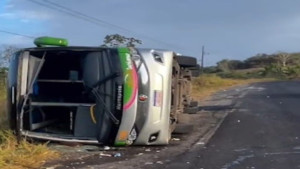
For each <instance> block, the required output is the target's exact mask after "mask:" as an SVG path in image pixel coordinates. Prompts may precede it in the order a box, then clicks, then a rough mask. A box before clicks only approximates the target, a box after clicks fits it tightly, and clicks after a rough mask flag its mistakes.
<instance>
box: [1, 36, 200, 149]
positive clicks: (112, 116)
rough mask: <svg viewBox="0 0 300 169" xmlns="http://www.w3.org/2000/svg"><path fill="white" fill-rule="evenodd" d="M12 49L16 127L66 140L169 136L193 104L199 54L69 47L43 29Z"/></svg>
mask: <svg viewBox="0 0 300 169" xmlns="http://www.w3.org/2000/svg"><path fill="white" fill-rule="evenodd" d="M35 44H36V45H37V46H38V47H33V48H26V49H22V50H20V51H18V52H16V53H15V54H14V55H13V56H12V57H11V63H10V67H9V77H8V90H7V91H8V113H9V123H10V127H11V129H13V130H15V131H16V134H17V135H18V136H19V137H21V136H26V137H31V138H36V139H44V140H50V141H61V142H81V143H97V144H98V143H101V144H113V145H116V146H123V145H131V144H134V145H164V144H168V142H169V140H170V137H171V133H172V131H174V129H175V128H176V124H177V123H178V117H179V116H178V115H179V114H181V113H183V111H184V109H185V108H187V107H189V105H190V102H191V99H190V88H191V77H192V75H195V76H196V75H198V73H199V70H198V68H199V67H197V66H198V65H197V63H196V59H195V58H192V57H187V56H178V55H177V54H176V53H174V52H172V51H167V50H155V49H136V48H100V47H69V46H67V41H66V40H65V39H59V38H50V37H42V38H38V39H36V40H35Z"/></svg>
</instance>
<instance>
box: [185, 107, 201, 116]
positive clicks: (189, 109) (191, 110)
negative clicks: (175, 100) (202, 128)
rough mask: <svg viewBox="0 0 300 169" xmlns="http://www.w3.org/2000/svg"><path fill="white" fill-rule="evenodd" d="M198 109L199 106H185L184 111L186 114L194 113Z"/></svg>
mask: <svg viewBox="0 0 300 169" xmlns="http://www.w3.org/2000/svg"><path fill="white" fill-rule="evenodd" d="M198 111H199V107H186V108H185V109H184V113H186V114H196V113H197V112H198Z"/></svg>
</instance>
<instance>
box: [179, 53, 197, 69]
mask: <svg viewBox="0 0 300 169" xmlns="http://www.w3.org/2000/svg"><path fill="white" fill-rule="evenodd" d="M177 62H178V64H179V66H181V67H196V66H197V59H196V58H194V57H190V56H177Z"/></svg>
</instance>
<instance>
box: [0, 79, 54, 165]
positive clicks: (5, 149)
mask: <svg viewBox="0 0 300 169" xmlns="http://www.w3.org/2000/svg"><path fill="white" fill-rule="evenodd" d="M0 81H1V80H0ZM4 86H5V85H4V84H2V83H0V168H1V169H36V168H40V167H41V166H42V165H43V164H44V163H45V162H46V161H48V160H52V159H56V158H58V157H59V153H58V152H56V151H53V150H50V149H49V148H48V147H47V144H37V143H30V142H28V141H26V140H25V139H24V140H22V141H21V142H20V143H19V144H18V143H17V140H16V137H15V135H14V134H13V133H12V132H11V131H9V130H5V128H8V126H7V115H6V110H5V107H6V103H5V99H6V95H5V93H6V91H5V87H4Z"/></svg>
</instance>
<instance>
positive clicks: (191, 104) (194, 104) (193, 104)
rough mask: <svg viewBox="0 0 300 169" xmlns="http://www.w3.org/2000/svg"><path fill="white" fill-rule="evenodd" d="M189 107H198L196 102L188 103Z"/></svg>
mask: <svg viewBox="0 0 300 169" xmlns="http://www.w3.org/2000/svg"><path fill="white" fill-rule="evenodd" d="M190 107H198V102H197V101H191V102H190Z"/></svg>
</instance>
